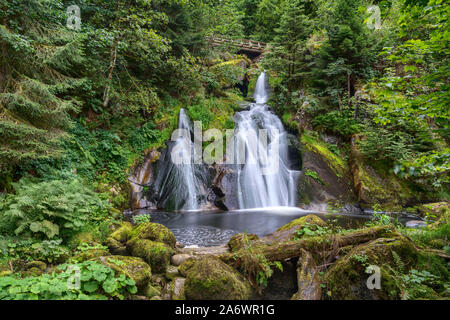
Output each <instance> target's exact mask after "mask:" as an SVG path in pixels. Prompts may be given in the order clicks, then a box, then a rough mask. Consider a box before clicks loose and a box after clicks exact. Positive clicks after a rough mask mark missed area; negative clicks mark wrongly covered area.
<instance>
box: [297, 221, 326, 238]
mask: <svg viewBox="0 0 450 320" xmlns="http://www.w3.org/2000/svg"><path fill="white" fill-rule="evenodd" d="M331 231H332V230H331V229H330V228H328V227H321V226H319V225H315V224H309V223H306V224H305V225H304V226H303V227H302V228H301V229H299V230H297V231H296V232H295V236H294V240H300V239H302V238H304V237H320V236H323V235H325V234H328V233H330V232H331Z"/></svg>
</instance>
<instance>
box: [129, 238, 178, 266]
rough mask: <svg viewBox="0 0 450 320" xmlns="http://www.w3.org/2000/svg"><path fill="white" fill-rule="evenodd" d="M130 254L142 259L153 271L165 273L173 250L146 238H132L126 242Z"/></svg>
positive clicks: (173, 252)
mask: <svg viewBox="0 0 450 320" xmlns="http://www.w3.org/2000/svg"><path fill="white" fill-rule="evenodd" d="M127 250H128V252H130V253H131V255H132V256H135V257H140V258H142V259H144V261H145V262H147V263H148V264H149V265H150V266H151V267H152V270H153V272H155V273H165V271H166V269H167V266H168V265H169V264H170V258H171V257H172V256H173V255H174V254H175V251H174V250H173V249H172V248H171V247H169V246H168V245H167V244H165V243H162V242H155V241H152V240H147V239H139V238H137V239H132V240H129V241H128V242H127Z"/></svg>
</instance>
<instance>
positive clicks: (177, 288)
mask: <svg viewBox="0 0 450 320" xmlns="http://www.w3.org/2000/svg"><path fill="white" fill-rule="evenodd" d="M185 282H186V279H185V278H180V277H177V278H174V279H173V280H172V281H171V282H169V283H167V284H166V286H165V287H164V290H163V292H162V297H163V299H164V300H186V295H185V292H184V284H185Z"/></svg>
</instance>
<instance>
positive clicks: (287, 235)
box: [267, 214, 327, 241]
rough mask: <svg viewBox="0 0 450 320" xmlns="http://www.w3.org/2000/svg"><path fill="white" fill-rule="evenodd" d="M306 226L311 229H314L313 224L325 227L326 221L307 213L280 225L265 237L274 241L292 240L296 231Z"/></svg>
mask: <svg viewBox="0 0 450 320" xmlns="http://www.w3.org/2000/svg"><path fill="white" fill-rule="evenodd" d="M306 226H308V227H309V228H311V229H314V226H320V227H326V226H327V223H326V222H325V221H323V220H322V219H321V218H319V217H318V216H316V215H314V214H309V215H307V216H304V217H301V218H298V219H295V220H293V221H291V222H289V223H288V224H286V225H284V226H282V227H280V228H279V229H278V230H277V231H275V232H274V233H273V234H271V235H269V236H267V238H268V239H273V240H276V241H288V240H293V239H294V237H295V236H296V234H297V231H299V230H301V229H303V228H304V227H306Z"/></svg>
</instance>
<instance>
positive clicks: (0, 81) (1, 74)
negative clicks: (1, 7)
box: [0, 16, 6, 93]
mask: <svg viewBox="0 0 450 320" xmlns="http://www.w3.org/2000/svg"><path fill="white" fill-rule="evenodd" d="M3 25H4V26H5V28H6V16H5V17H3ZM1 63H2V69H1V71H0V93H1V92H4V91H6V42H5V41H2V59H1Z"/></svg>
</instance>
